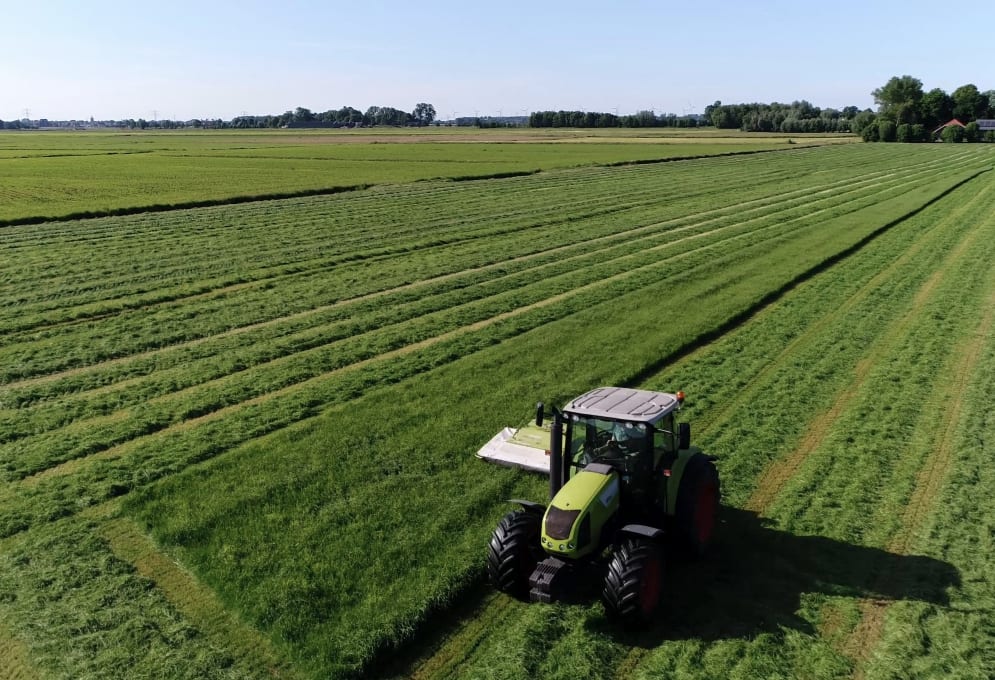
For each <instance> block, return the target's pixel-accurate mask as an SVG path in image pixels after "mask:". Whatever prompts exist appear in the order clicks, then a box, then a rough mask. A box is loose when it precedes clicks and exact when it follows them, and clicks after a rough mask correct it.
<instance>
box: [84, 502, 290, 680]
mask: <svg viewBox="0 0 995 680" xmlns="http://www.w3.org/2000/svg"><path fill="white" fill-rule="evenodd" d="M118 506H119V503H118V502H117V501H111V502H110V503H105V504H102V505H100V506H94V507H92V508H90V509H88V510H87V511H84V513H83V514H84V515H86V516H91V517H100V516H101V515H104V517H101V519H100V529H99V530H98V532H99V534H100V535H101V536H102V537H103V538H104V539H105V540H106V541H107V542H108V544H109V545H110V547H111V550H112V552H113V553H114V554H115V555H116V556H117V557H118V558H119V559H121V560H123V561H125V562H127V563H128V564H131V565H132V566H133V567H134V568H135V570H136V571H137V572H138V573H139V574H140V575H141V576H143V577H145V578H147V579H149V580H150V581H152V582H153V583H154V584H155V585H156V587H157V588H158V589H159V590H160V592H162V594H163V596H164V597H165V598H166V599H167V600H168V601H169V602H170V603H172V604H173V605H174V606H175V607H176V608H177V610H178V611H179V612H180V613H181V614H182V615H183V616H185V617H186V618H187V619H189V620H190V621H191V622H192V623H193V624H194V625H195V626H197V628H198V629H199V630H200V631H201V632H203V633H204V634H205V635H206V636H207V637H208V639H211V640H213V641H214V642H215V644H217V645H218V646H219V647H221V648H223V649H230V650H231V651H232V652H233V653H235V654H238V655H240V656H241V657H242V658H245V659H249V660H250V661H251V665H252V666H253V667H256V668H265V669H266V670H267V671H268V673H269V675H270V676H272V677H274V678H294V677H297V676H296V674H294V673H293V672H292V671H291V670H290V669H289V667H288V665H287V663H286V662H285V661H283V660H282V659H281V658H280V656H279V655H278V654H277V653H276V651H275V650H274V649H273V646H272V645H271V644H270V641H269V639H268V638H266V637H265V636H263V635H262V634H261V633H260V632H259V631H258V630H256V629H255V628H252V627H251V626H249V625H247V624H245V623H243V622H242V621H240V620H239V619H238V617H237V616H236V615H235V614H234V613H232V612H231V611H230V610H229V609H227V608H226V607H225V605H224V603H222V602H221V600H220V599H218V596H217V595H216V594H215V593H214V591H213V590H211V589H210V588H208V587H207V586H205V585H204V584H203V583H201V582H200V581H198V580H197V578H196V577H195V576H194V575H193V574H192V573H190V572H189V571H187V570H186V569H184V568H183V567H182V566H180V564H179V563H178V562H176V561H175V560H173V559H171V558H170V557H168V556H167V555H166V554H165V553H163V552H162V551H160V550H159V548H158V547H157V546H156V545H155V543H154V542H153V541H152V539H151V538H149V537H148V536H147V535H146V534H145V533H144V532H143V531H142V530H141V528H140V527H139V526H138V525H137V524H136V523H135V522H134V521H133V520H131V519H130V518H127V517H124V516H118V515H117V507H118ZM107 515H110V516H107Z"/></svg>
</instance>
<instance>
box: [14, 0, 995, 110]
mask: <svg viewBox="0 0 995 680" xmlns="http://www.w3.org/2000/svg"><path fill="white" fill-rule="evenodd" d="M568 7H569V9H566V8H568ZM958 7H959V8H960V9H958ZM978 7H980V6H978V5H971V4H962V3H961V4H956V5H943V4H940V5H937V4H936V3H935V2H930V3H925V2H919V1H909V2H893V1H891V0H888V1H886V2H871V3H860V4H853V3H849V4H848V3H838V2H825V1H823V0H815V1H813V0H790V1H781V0H776V1H774V2H757V3H754V2H746V1H744V0H735V1H727V0H705V1H703V2H702V1H699V2H693V3H692V2H687V1H684V2H649V1H635V0H623V1H620V2H611V1H605V0H601V1H599V2H588V1H586V0H575V1H574V2H555V3H548V2H539V1H532V2H519V1H517V0H509V1H507V2H501V1H500V0H483V1H482V0H466V1H465V2H460V3H456V2H448V1H438V2H431V1H425V2H369V1H364V0H356V1H353V2H337V1H329V0H323V1H294V0H285V1H284V0H268V1H266V2H261V1H258V0H243V1H242V2H237V3H236V2H228V1H227V0H223V1H221V0H219V1H215V2H211V1H210V0H203V1H198V2H188V1H187V0H153V1H151V2H149V1H141V0H139V1H137V2H136V1H131V2H105V1H102V0H93V1H90V2H87V1H85V0H76V1H73V2H68V1H63V0H54V1H48V2H38V3H34V2H27V1H19V2H15V1H14V0H9V1H8V2H4V6H3V8H2V9H0V119H2V120H12V119H16V118H21V117H23V116H24V112H25V110H29V111H30V115H31V118H42V117H44V118H50V119H53V120H61V119H70V118H89V117H90V116H93V117H95V118H96V119H98V120H99V119H107V118H114V119H117V118H147V119H151V118H152V117H153V116H157V117H158V118H160V119H162V118H175V119H189V118H194V117H197V118H202V117H211V118H224V119H229V118H231V117H233V116H237V115H239V114H241V113H243V112H245V113H249V114H266V113H282V112H283V111H286V110H288V109H293V108H295V107H297V106H304V107H306V108H309V109H311V110H312V111H316V112H317V111H325V110H328V109H332V108H340V107H342V106H346V105H348V106H353V107H356V108H358V109H361V110H365V109H366V108H367V107H369V106H372V105H376V106H392V107H395V108H399V109H403V110H405V111H411V110H412V109H413V108H414V106H415V104H416V103H418V102H422V101H424V102H429V103H431V104H433V105H434V106H435V108H436V110H437V112H438V114H439V117H440V118H448V117H449V116H450V115H451V114H452V113H453V112H455V113H456V114H457V115H460V116H469V115H475V114H478V113H479V115H488V114H489V115H498V114H499V113H503V114H504V115H517V114H520V113H523V112H528V111H534V110H542V109H582V110H588V111H592V110H593V111H615V110H617V111H618V112H619V113H632V112H635V111H637V110H640V109H654V110H655V111H656V112H657V113H662V112H671V113H677V114H681V113H685V112H701V111H702V110H703V109H704V107H705V106H707V105H708V104H710V103H712V102H714V101H715V100H722V101H723V102H725V103H739V102H773V101H780V102H791V101H794V100H799V99H807V100H808V101H810V102H812V103H813V104H815V105H816V106H820V107H834V108H842V107H843V106H848V105H854V106H859V107H861V108H864V107H872V108H873V106H874V102H873V98H872V96H871V94H870V93H871V91H872V90H873V89H874V88H876V87H879V86H881V85H883V84H884V83H885V82H887V80H888V79H889V78H890V77H891V76H895V75H905V74H908V75H912V76H915V77H916V78H919V79H920V80H922V82H923V87H924V89H926V90H929V89H932V88H934V87H940V88H942V89H944V90H946V91H947V92H948V93H950V92H953V90H954V89H956V88H957V87H959V86H961V85H964V84H967V83H973V84H975V85H977V86H978V88H979V89H981V90H982V91H984V90H989V89H995V72H992V70H991V68H990V64H991V60H990V58H989V55H990V49H991V48H990V46H991V44H992V39H991V33H990V28H989V27H990V23H991V22H990V19H991V17H988V18H987V19H983V18H981V17H979V16H976V17H975V18H974V19H971V18H969V14H970V13H976V12H977V11H979V10H978Z"/></svg>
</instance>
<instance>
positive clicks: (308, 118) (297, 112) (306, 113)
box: [293, 106, 315, 123]
mask: <svg viewBox="0 0 995 680" xmlns="http://www.w3.org/2000/svg"><path fill="white" fill-rule="evenodd" d="M293 119H294V121H293V122H295V123H311V122H313V121H314V120H315V117H314V114H313V113H312V112H311V109H305V108H304V107H303V106H298V107H297V108H296V109H294V113H293Z"/></svg>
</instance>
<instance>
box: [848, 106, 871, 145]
mask: <svg viewBox="0 0 995 680" xmlns="http://www.w3.org/2000/svg"><path fill="white" fill-rule="evenodd" d="M876 121H877V114H875V113H874V112H873V111H871V110H870V109H865V110H863V111H861V112H859V113H857V114H856V115H855V116H853V119H852V120H851V121H850V130H851V131H852V132H854V133H856V134H858V135H859V134H862V133H863V132H864V130H866V129H867V128H869V127H873V128H874V134H877V126H876V125H874V123H875V122H876ZM864 141H875V142H876V141H877V139H874V140H864Z"/></svg>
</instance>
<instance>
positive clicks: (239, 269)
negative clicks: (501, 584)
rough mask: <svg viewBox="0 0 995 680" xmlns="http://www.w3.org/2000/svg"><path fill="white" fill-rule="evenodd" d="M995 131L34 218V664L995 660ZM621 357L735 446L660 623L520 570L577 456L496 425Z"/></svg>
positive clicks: (29, 610) (98, 669) (596, 667)
mask: <svg viewBox="0 0 995 680" xmlns="http://www.w3.org/2000/svg"><path fill="white" fill-rule="evenodd" d="M407 143H408V142H403V143H402V144H407ZM415 143H419V142H415ZM471 144H472V143H471ZM599 144H603V143H600V142H599ZM578 146H579V145H578ZM586 146H593V145H585V148H586ZM607 147H609V148H610V147H611V144H610V143H609V144H607ZM355 148H357V149H358V148H361V146H360V145H358V144H357V145H356V146H355ZM379 151H380V149H379V147H378V148H376V150H374V151H370V158H377V157H378V156H377V154H378V153H379ZM226 153H227V151H226ZM232 153H233V154H234V153H240V151H238V150H232ZM281 153H287V154H290V155H293V154H296V153H299V151H297V150H296V147H287V148H286V149H282V150H281ZM322 153H324V151H322ZM993 160H995V156H993V155H992V153H991V152H990V151H989V150H987V149H985V148H983V147H977V146H967V145H963V146H962V145H923V146H916V145H908V146H905V145H902V146H900V147H895V146H891V145H845V146H835V145H834V146H821V147H812V148H796V147H791V148H785V150H784V151H782V152H778V153H765V154H750V155H733V156H720V157H713V158H703V159H696V160H686V161H677V162H665V163H653V164H640V165H626V166H618V167H604V166H592V165H590V164H587V166H585V167H570V168H560V169H555V170H550V171H547V172H541V173H537V174H532V175H528V176H520V177H510V178H504V179H488V180H480V181H469V182H459V183H453V182H448V181H424V182H417V183H411V184H383V185H380V183H377V184H378V186H377V187H374V188H371V189H366V190H362V191H355V192H349V193H339V194H333V195H319V196H302V197H297V198H289V199H283V200H270V201H260V202H249V203H243V204H238V205H218V206H210V207H203V208H196V209H184V210H174V211H166V212H154V213H145V214H136V215H127V216H116V217H104V218H99V219H90V220H79V221H59V222H51V223H45V224H37V225H21V226H8V227H6V228H4V229H3V230H0V262H3V268H2V270H0V327H2V328H3V333H2V335H0V536H2V538H0V659H2V660H0V675H4V676H9V677H24V678H33V677H73V678H76V677H111V676H121V675H124V676H126V677H164V676H168V677H198V678H199V677H218V678H229V677H232V678H233V677H274V676H276V677H350V676H354V677H358V676H363V677H418V678H444V677H452V678H463V677H472V678H477V677H479V678H533V677H544V678H545V677H549V678H559V677H595V678H612V677H620V678H621V677H646V678H650V677H670V676H680V677H701V678H710V677H730V678H739V677H786V678H787V677H811V678H841V677H865V678H908V677H964V678H971V677H977V678H984V677H989V676H990V671H991V669H993V668H995V653H993V651H992V650H995V617H993V614H992V612H993V607H995V592H993V590H995V586H993V585H992V581H991V579H989V578H988V575H989V574H990V573H991V569H992V565H993V564H995V554H993V547H992V546H993V540H992V538H993V536H995V512H992V510H991V508H990V507H989V506H990V504H986V503H984V502H979V499H983V498H986V497H987V496H988V495H989V494H990V489H991V488H992V483H993V482H995V480H992V479H990V477H991V475H990V474H989V472H988V468H989V467H990V466H988V465H986V462H987V461H988V460H990V458H991V456H992V448H991V446H992V445H991V441H992V440H993V434H995V432H993V429H995V421H993V420H992V417H991V415H990V404H991V403H992V399H993V397H995V394H992V390H993V387H992V385H993V384H995V375H993V373H995V335H993V332H992V327H993V316H995V271H993V270H992V268H991V267H990V265H989V263H990V262H991V261H992V260H993V258H995V252H993V251H995V218H993V215H995V173H992V172H991V169H992V165H993ZM576 165H578V166H584V165H585V164H576ZM606 347H608V348H612V351H610V352H605V349H604V348H606ZM600 384H623V385H630V386H641V387H646V388H651V389H663V390H671V391H672V390H676V389H683V390H684V391H685V392H687V393H688V395H689V400H688V403H687V405H686V407H685V412H684V416H685V417H686V419H687V420H688V421H689V422H691V423H692V426H693V431H694V439H695V441H696V442H697V443H698V444H699V445H701V446H702V447H703V448H705V450H707V451H708V452H710V453H713V454H716V455H718V456H719V458H720V462H719V468H720V474H721V475H722V479H723V488H724V492H725V494H724V499H723V504H724V505H723V511H722V519H723V527H722V532H721V534H720V538H719V542H718V545H717V547H716V550H715V551H714V554H713V555H712V556H711V557H710V558H708V559H707V560H705V561H704V562H701V563H691V562H684V561H677V562H675V563H673V564H672V565H671V571H670V575H669V577H668V583H669V586H668V589H667V598H666V601H667V605H666V607H665V612H664V614H663V616H662V617H661V618H660V621H659V622H658V624H657V625H655V626H654V627H652V628H650V629H647V630H644V631H639V632H629V633H626V632H621V631H619V630H616V629H614V628H612V627H611V626H610V625H609V624H608V623H607V622H606V621H605V620H604V618H603V615H602V613H601V609H600V605H599V604H598V603H597V602H596V599H595V598H592V599H591V600H590V601H589V602H587V603H583V604H574V605H554V606H528V605H524V604H521V603H518V602H515V601H512V600H509V599H508V598H506V597H504V596H500V595H496V594H494V593H493V592H491V591H490V589H489V588H488V587H487V586H486V585H485V584H484V583H483V580H482V575H483V557H484V546H485V545H486V541H487V537H488V535H489V533H490V530H491V529H492V527H493V525H494V524H495V523H496V521H497V519H498V518H499V517H500V516H501V515H502V514H503V513H504V512H505V511H506V509H507V506H506V503H505V499H506V498H509V497H529V498H533V499H535V500H543V498H544V494H545V491H546V486H547V484H546V482H545V481H544V480H543V479H541V478H537V477H535V476H531V475H528V474H525V473H521V472H517V471H512V470H507V469H501V468H494V467H490V466H487V465H485V464H484V463H481V462H480V461H478V460H476V459H475V458H474V457H473V456H472V453H473V452H474V451H475V450H476V449H477V448H478V447H479V446H480V445H481V444H482V443H483V442H484V441H486V440H487V439H488V438H489V437H490V436H491V435H492V434H493V433H494V432H495V431H497V430H498V429H500V428H501V427H503V426H505V425H511V424H517V423H518V422H520V421H521V420H523V419H524V418H525V417H526V416H527V414H528V412H529V410H530V405H531V404H534V403H535V401H536V400H538V399H544V400H546V401H548V402H555V403H562V402H563V401H565V400H566V399H567V398H569V397H570V396H572V395H573V394H576V393H579V392H582V391H584V390H586V389H589V388H591V387H594V386H597V385H600Z"/></svg>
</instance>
